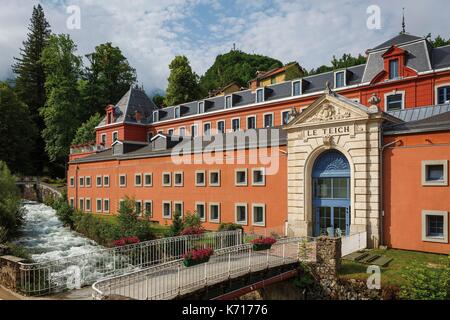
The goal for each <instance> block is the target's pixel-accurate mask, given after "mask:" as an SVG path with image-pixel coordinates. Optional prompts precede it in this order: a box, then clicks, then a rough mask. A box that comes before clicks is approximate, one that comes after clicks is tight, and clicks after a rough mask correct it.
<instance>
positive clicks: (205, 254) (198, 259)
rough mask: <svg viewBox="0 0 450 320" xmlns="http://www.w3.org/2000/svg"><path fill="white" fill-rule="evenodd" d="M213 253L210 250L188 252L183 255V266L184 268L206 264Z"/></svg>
mask: <svg viewBox="0 0 450 320" xmlns="http://www.w3.org/2000/svg"><path fill="white" fill-rule="evenodd" d="M213 253H214V250H213V249H211V248H206V249H193V250H190V251H188V252H186V253H185V254H184V255H183V259H184V260H183V264H184V265H185V266H186V267H192V266H196V265H198V264H201V263H206V262H208V261H209V259H210V258H211V256H212V255H213Z"/></svg>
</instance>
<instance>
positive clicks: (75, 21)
mask: <svg viewBox="0 0 450 320" xmlns="http://www.w3.org/2000/svg"><path fill="white" fill-rule="evenodd" d="M66 13H67V14H68V15H69V17H68V18H67V20H66V26H67V29H69V30H80V29H81V8H80V7H79V6H75V5H72V6H68V7H67V9H66Z"/></svg>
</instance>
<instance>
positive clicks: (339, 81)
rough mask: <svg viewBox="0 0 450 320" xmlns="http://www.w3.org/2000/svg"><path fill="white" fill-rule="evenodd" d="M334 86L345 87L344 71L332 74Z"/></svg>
mask: <svg viewBox="0 0 450 320" xmlns="http://www.w3.org/2000/svg"><path fill="white" fill-rule="evenodd" d="M334 87H335V88H342V87H345V71H339V72H336V73H335V74H334Z"/></svg>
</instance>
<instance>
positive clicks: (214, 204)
mask: <svg viewBox="0 0 450 320" xmlns="http://www.w3.org/2000/svg"><path fill="white" fill-rule="evenodd" d="M213 206H217V207H218V209H219V210H218V216H217V219H213V218H212V216H211V214H212V210H211V208H212V207H213ZM208 211H209V217H208V219H209V222H211V223H220V203H219V202H210V203H208Z"/></svg>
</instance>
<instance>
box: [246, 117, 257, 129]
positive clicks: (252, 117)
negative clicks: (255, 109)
mask: <svg viewBox="0 0 450 320" xmlns="http://www.w3.org/2000/svg"><path fill="white" fill-rule="evenodd" d="M250 118H254V119H255V127H254V128H252V129H257V128H258V123H257V120H258V118H257V116H256V114H252V115H249V116H247V117H245V127H246V129H247V130H250V128H249V127H248V119H250Z"/></svg>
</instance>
